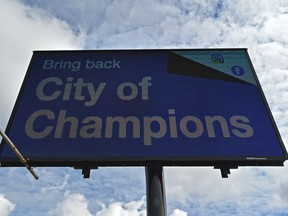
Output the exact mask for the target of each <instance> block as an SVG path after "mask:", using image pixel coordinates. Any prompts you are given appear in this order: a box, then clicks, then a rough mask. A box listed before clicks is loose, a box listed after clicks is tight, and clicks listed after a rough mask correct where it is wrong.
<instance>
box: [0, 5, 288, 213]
mask: <svg viewBox="0 0 288 216" xmlns="http://www.w3.org/2000/svg"><path fill="white" fill-rule="evenodd" d="M287 23H288V2H287V0H274V1H271V0H253V1H250V0H231V1H223V0H209V1H208V0H193V1H191V0H166V1H164V0H144V1H143V0H98V1H93V0H82V1H77V0H61V1H58V0H49V1H42V0H1V1H0V26H1V28H0V48H1V50H0V55H1V58H0V75H1V79H0V99H1V103H0V111H1V112H0V127H1V128H2V129H5V127H6V124H7V122H8V119H9V116H10V113H11V111H12V108H13V106H14V102H15V100H16V97H17V94H18V91H19V88H20V86H21V83H22V80H23V77H24V75H25V72H26V69H27V67H28V64H29V61H30V58H31V56H32V51H33V50H50V49H51V50H55V49H56V50H57V49H61V50H63V49H73V50H75V49H116V48H220V47H233V48H234V47H241V48H242V47H244V48H248V52H249V55H250V57H251V59H252V62H253V64H254V67H255V69H256V72H257V75H258V78H259V80H260V82H261V84H262V88H263V90H264V93H265V94H266V98H267V100H268V103H269V105H270V108H271V110H272V113H273V115H274V118H275V120H276V123H277V125H278V128H279V130H280V133H281V135H282V139H283V141H284V143H286V144H287V143H288V139H287V134H288V63H287V62H288V61H287V60H288V52H287V50H288V36H287V35H288V26H287ZM286 165H287V164H286ZM164 169H165V183H166V195H167V215H168V216H187V215H190V216H191V215H255V216H256V215H287V214H288V208H287V206H288V174H287V173H288V172H287V171H288V168H287V166H285V167H284V168H283V167H276V168H275V167H265V168H248V167H245V168H243V167H241V168H239V169H238V170H232V174H231V175H230V177H229V178H228V179H222V178H221V175H220V172H219V171H218V170H214V169H213V168H212V167H207V168H197V167H194V168H168V167H165V168H164ZM35 171H36V172H37V174H38V175H39V176H40V179H39V180H38V181H36V180H34V179H33V177H32V176H31V175H30V174H29V172H27V170H26V169H24V168H1V169H0V182H1V184H0V215H1V216H8V215H13V216H20V215H21V216H22V215H30V216H34V215H35V216H36V215H37V216H38V215H44V216H46V215H47V216H60V215H61V216H68V215H69V216H76V215H77V216H78V215H83V216H108V215H117V216H118V215H119V216H144V215H145V214H146V213H145V210H146V201H145V194H146V189H145V173H144V168H142V167H139V168H99V170H95V171H92V172H91V177H90V179H83V178H82V175H81V171H80V170H74V169H72V168H36V169H35Z"/></svg>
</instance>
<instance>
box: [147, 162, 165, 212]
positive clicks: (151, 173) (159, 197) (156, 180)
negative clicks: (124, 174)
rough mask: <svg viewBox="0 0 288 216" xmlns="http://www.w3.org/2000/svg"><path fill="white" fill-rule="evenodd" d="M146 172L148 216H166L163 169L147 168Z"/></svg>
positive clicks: (156, 167) (159, 167)
mask: <svg viewBox="0 0 288 216" xmlns="http://www.w3.org/2000/svg"><path fill="white" fill-rule="evenodd" d="M145 172H146V202H147V216H166V197H165V187H164V186H165V185H164V175H163V167H162V166H147V167H146V169H145Z"/></svg>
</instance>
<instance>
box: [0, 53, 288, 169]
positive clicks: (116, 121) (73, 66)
mask: <svg viewBox="0 0 288 216" xmlns="http://www.w3.org/2000/svg"><path fill="white" fill-rule="evenodd" d="M6 132H7V134H8V136H9V137H10V139H11V140H13V142H14V143H15V144H16V146H17V147H18V148H19V150H20V152H21V153H22V154H23V155H24V156H25V157H27V158H29V160H30V162H31V163H32V164H37V165H63V164H66V165H75V164H77V163H85V161H86V162H89V163H95V164H96V165H97V164H104V165H108V164H109V163H111V164H115V165H125V164H132V165H133V164H135V165H138V164H147V163H150V162H159V163H163V164H164V165H165V164H166V165H172V164H173V165H174V164H175V165H177V164H187V165H193V164H197V165H206V164H213V163H214V162H215V161H216V162H217V161H238V162H241V163H242V164H247V165H256V164H259V161H260V164H261V161H265V164H269V161H271V164H272V163H273V164H275V163H276V164H279V163H280V164H282V163H283V162H284V161H285V159H286V150H285V148H284V145H283V143H282V141H281V138H280V136H279V133H278V131H277V128H276V126H275V123H274V120H273V118H272V115H271V113H270V110H269V108H268V106H267V103H266V101H265V98H264V95H263V93H262V90H261V87H260V85H259V82H258V80H257V77H256V74H255V72H254V70H253V67H252V64H251V62H250V60H249V57H248V54H247V50H246V49H206V50H203V49H202V50H113V51H112V50H110V51H35V52H34V55H33V58H32V60H31V63H30V66H29V68H28V71H27V74H26V77H25V80H24V82H23V85H22V88H21V91H20V93H19V96H18V99H17V103H16V105H15V108H14V111H13V114H12V116H11V118H10V122H9V125H8V128H7V130H6ZM255 161H256V162H255ZM1 162H2V164H4V165H5V163H6V164H9V163H10V164H12V165H13V164H14V165H15V164H17V159H16V157H15V156H14V154H13V152H12V151H11V150H10V149H9V147H8V146H7V145H6V144H5V142H4V141H3V142H2V144H1ZM238 162H237V163H238ZM241 163H240V164H241ZM263 163H264V162H263Z"/></svg>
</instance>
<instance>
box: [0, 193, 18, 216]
mask: <svg viewBox="0 0 288 216" xmlns="http://www.w3.org/2000/svg"><path fill="white" fill-rule="evenodd" d="M14 208H15V204H13V203H12V202H11V201H10V200H8V199H7V198H6V197H5V196H4V195H3V194H0V215H1V216H9V215H10V214H11V213H12V211H13V209H14Z"/></svg>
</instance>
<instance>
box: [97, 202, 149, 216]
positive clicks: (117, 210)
mask: <svg viewBox="0 0 288 216" xmlns="http://www.w3.org/2000/svg"><path fill="white" fill-rule="evenodd" d="M144 205H145V198H144V197H143V198H142V199H141V200H138V201H131V202H129V203H126V204H125V203H122V202H114V203H111V204H110V205H109V206H108V207H106V206H105V205H104V204H102V205H101V206H102V210H101V211H99V212H97V213H96V216H110V215H117V216H145V215H146V210H145V209H143V206H144Z"/></svg>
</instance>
